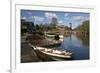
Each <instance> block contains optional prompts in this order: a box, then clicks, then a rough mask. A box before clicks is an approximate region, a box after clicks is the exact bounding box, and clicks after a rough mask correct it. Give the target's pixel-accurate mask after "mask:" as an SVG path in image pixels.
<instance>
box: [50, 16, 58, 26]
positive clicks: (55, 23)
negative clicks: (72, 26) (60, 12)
mask: <svg viewBox="0 0 100 73" xmlns="http://www.w3.org/2000/svg"><path fill="white" fill-rule="evenodd" d="M57 24H58V21H57V18H55V17H53V18H52V20H51V27H52V28H56V25H57Z"/></svg>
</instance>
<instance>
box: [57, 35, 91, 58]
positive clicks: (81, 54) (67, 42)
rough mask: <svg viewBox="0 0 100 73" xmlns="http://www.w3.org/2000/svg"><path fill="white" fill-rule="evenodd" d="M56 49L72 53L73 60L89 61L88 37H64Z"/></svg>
mask: <svg viewBox="0 0 100 73" xmlns="http://www.w3.org/2000/svg"><path fill="white" fill-rule="evenodd" d="M58 48H63V49H66V50H69V51H71V52H73V54H74V55H73V58H74V60H86V59H89V36H88V35H73V34H71V35H70V36H65V37H64V41H63V43H62V45H60V46H58Z"/></svg>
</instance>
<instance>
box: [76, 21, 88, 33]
mask: <svg viewBox="0 0 100 73" xmlns="http://www.w3.org/2000/svg"><path fill="white" fill-rule="evenodd" d="M75 30H78V31H82V32H89V20H87V21H84V22H83V23H82V25H80V26H78V27H77V28H75Z"/></svg>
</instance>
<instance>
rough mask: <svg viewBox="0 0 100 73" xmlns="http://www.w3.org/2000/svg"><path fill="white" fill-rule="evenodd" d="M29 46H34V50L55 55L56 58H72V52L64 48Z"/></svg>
mask: <svg viewBox="0 0 100 73" xmlns="http://www.w3.org/2000/svg"><path fill="white" fill-rule="evenodd" d="M31 47H33V48H34V50H37V51H39V52H41V53H43V54H45V55H48V56H52V57H56V58H63V59H70V58H72V53H71V52H68V51H66V50H63V51H62V50H58V49H53V48H44V47H34V46H33V45H31Z"/></svg>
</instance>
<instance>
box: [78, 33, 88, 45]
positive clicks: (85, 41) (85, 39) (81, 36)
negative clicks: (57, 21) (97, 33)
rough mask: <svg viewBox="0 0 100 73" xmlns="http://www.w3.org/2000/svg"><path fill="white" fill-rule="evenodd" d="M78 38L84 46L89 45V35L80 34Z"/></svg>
mask: <svg viewBox="0 0 100 73" xmlns="http://www.w3.org/2000/svg"><path fill="white" fill-rule="evenodd" d="M76 36H77V38H78V39H79V40H81V41H82V43H83V45H89V40H90V39H89V34H78V35H76Z"/></svg>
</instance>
